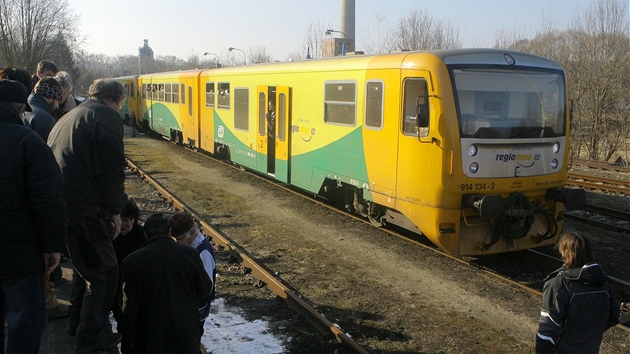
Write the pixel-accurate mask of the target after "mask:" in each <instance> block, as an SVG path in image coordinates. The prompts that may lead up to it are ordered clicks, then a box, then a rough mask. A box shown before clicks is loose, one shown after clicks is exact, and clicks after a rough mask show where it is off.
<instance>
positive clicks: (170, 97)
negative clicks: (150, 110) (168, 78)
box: [164, 84, 177, 103]
mask: <svg viewBox="0 0 630 354" xmlns="http://www.w3.org/2000/svg"><path fill="white" fill-rule="evenodd" d="M175 85H176V86H177V84H175ZM164 92H165V97H166V102H168V103H171V102H173V93H172V92H171V84H166V86H165V88H164Z"/></svg>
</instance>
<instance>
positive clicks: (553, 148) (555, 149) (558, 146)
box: [551, 142, 560, 154]
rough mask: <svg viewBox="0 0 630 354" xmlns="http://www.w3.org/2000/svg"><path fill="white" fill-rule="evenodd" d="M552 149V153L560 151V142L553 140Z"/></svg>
mask: <svg viewBox="0 0 630 354" xmlns="http://www.w3.org/2000/svg"><path fill="white" fill-rule="evenodd" d="M551 149H552V150H553V153H554V154H557V153H559V152H560V143H558V142H555V143H553V147H552V148H551Z"/></svg>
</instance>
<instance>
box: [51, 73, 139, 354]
mask: <svg viewBox="0 0 630 354" xmlns="http://www.w3.org/2000/svg"><path fill="white" fill-rule="evenodd" d="M88 96H89V99H87V100H86V101H85V102H84V103H83V104H81V105H80V106H79V107H76V108H74V109H73V110H71V111H70V112H68V113H67V114H66V115H65V116H64V118H63V119H61V120H59V121H58V122H57V124H56V125H55V126H54V128H53V130H52V131H51V132H50V136H49V138H48V145H50V147H51V148H52V150H53V153H54V154H55V157H56V158H57V162H58V163H59V166H60V167H61V171H62V172H63V176H64V180H65V191H66V201H67V203H68V216H69V224H68V226H69V231H68V250H69V252H70V257H71V258H72V263H73V265H74V267H75V269H76V271H77V273H78V274H79V275H80V277H79V276H77V277H73V284H72V292H71V305H72V306H71V313H70V322H69V323H72V320H73V319H79V321H78V322H75V323H76V324H78V327H76V330H75V331H72V332H69V333H70V334H75V333H76V339H75V347H76V349H77V352H78V353H90V352H92V351H97V350H106V349H110V348H114V347H116V346H117V345H118V343H120V340H121V339H122V337H121V336H120V334H118V333H112V328H111V324H110V322H109V312H110V310H111V308H112V306H113V305H114V301H115V298H116V289H117V287H118V261H117V260H116V253H115V252H114V247H113V245H112V239H115V238H116V237H117V236H118V233H119V232H120V226H121V219H120V212H121V210H122V209H123V208H124V207H125V205H126V204H127V195H126V194H125V191H124V189H125V186H124V183H125V171H124V170H125V155H124V145H123V125H122V121H121V119H120V116H119V115H118V110H119V109H120V104H121V102H122V99H123V98H124V88H123V86H122V85H121V84H120V83H119V82H117V81H115V80H111V79H107V80H106V79H99V80H96V81H95V82H94V83H93V84H92V86H90V88H89V90H88ZM79 314H80V316H79Z"/></svg>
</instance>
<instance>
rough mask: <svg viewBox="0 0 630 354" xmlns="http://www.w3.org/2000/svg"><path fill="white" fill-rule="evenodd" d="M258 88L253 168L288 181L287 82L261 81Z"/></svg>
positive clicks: (288, 115) (288, 112) (288, 120)
mask: <svg viewBox="0 0 630 354" xmlns="http://www.w3.org/2000/svg"><path fill="white" fill-rule="evenodd" d="M257 92H258V117H257V120H258V131H257V134H256V152H257V155H258V158H257V159H256V169H257V170H258V171H259V172H262V173H266V174H267V175H269V176H272V177H274V178H275V179H277V180H279V181H282V182H289V137H290V134H289V127H290V106H291V99H290V96H289V92H290V89H289V87H288V86H263V85H261V86H258V88H257ZM270 102H273V104H272V105H270ZM270 115H271V118H270Z"/></svg>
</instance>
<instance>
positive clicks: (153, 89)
mask: <svg viewBox="0 0 630 354" xmlns="http://www.w3.org/2000/svg"><path fill="white" fill-rule="evenodd" d="M151 99H152V100H153V101H157V99H158V85H157V84H153V85H151Z"/></svg>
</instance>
